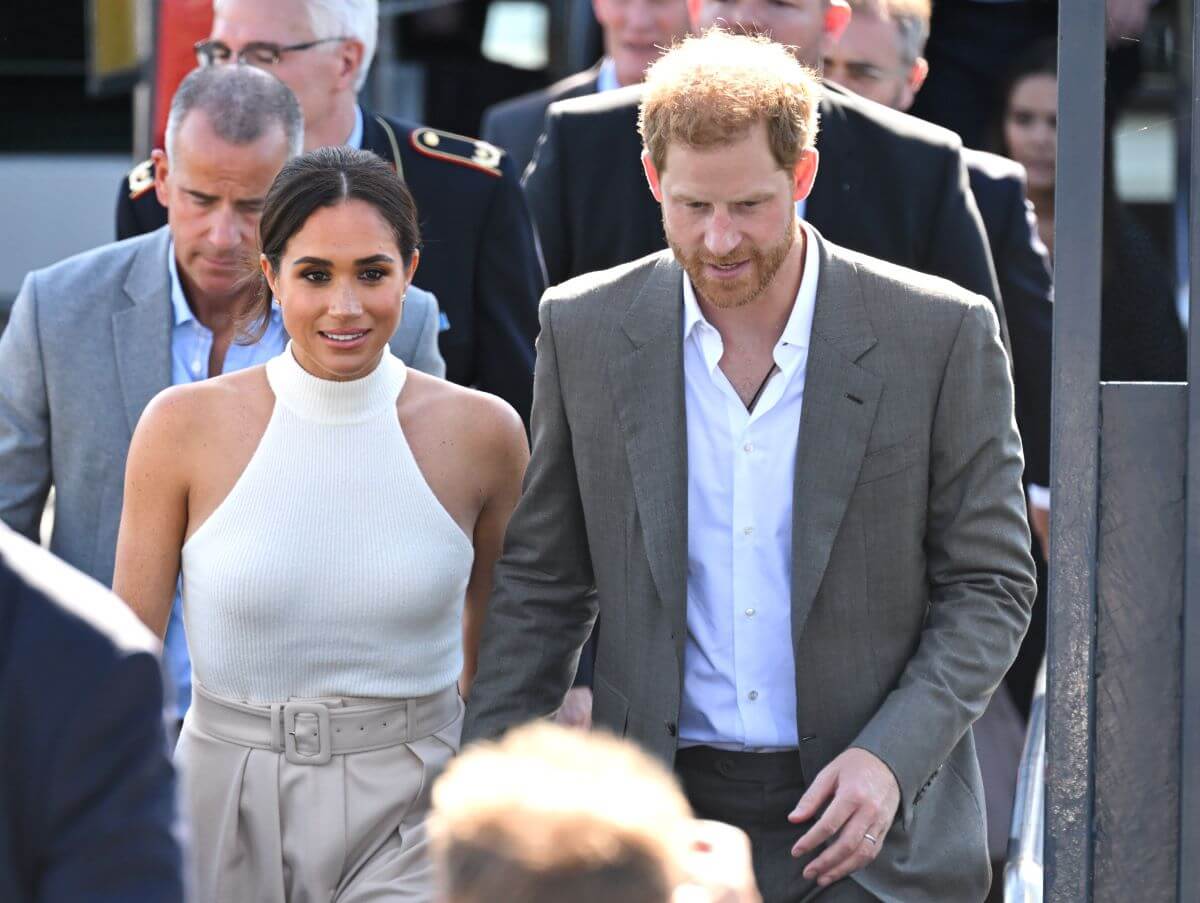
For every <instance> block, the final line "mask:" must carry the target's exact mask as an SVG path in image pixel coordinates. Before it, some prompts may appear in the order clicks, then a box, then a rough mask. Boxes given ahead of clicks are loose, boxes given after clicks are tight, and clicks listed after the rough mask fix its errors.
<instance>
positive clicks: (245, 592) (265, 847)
mask: <svg viewBox="0 0 1200 903" xmlns="http://www.w3.org/2000/svg"><path fill="white" fill-rule="evenodd" d="M418 243H419V228H418V226H417V211H416V208H415V206H414V204H413V201H412V196H411V195H410V194H409V192H408V191H407V190H406V189H405V187H404V183H403V182H401V181H400V180H399V179H398V178H397V177H396V174H395V171H394V170H393V169H392V168H391V167H390V166H389V165H388V164H387V163H385V162H384V161H382V160H380V159H379V158H378V157H376V156H375V155H374V154H371V153H368V152H365V151H356V150H352V149H349V148H343V147H326V148H320V149H318V150H316V151H313V152H310V153H308V154H305V155H303V156H301V157H297V158H295V159H293V160H290V161H289V162H288V163H287V164H286V165H285V166H284V167H283V170H282V171H281V172H280V173H279V176H278V177H277V178H276V179H275V181H274V183H273V184H272V186H271V189H270V191H269V192H268V194H267V197H266V200H265V203H264V205H263V212H262V221H261V226H260V246H261V248H262V257H261V269H262V277H261V279H260V286H261V290H260V293H259V295H258V299H257V301H256V305H255V308H254V309H253V312H252V313H253V319H254V320H256V321H257V322H258V323H259V324H260V325H259V327H258V328H260V329H261V328H264V326H265V325H266V324H267V323H268V322H269V318H270V317H271V316H272V313H273V312H274V311H275V310H276V309H278V310H279V311H280V316H281V318H282V326H283V328H284V329H285V330H286V331H287V334H288V335H289V336H290V339H289V341H288V344H287V347H286V348H285V349H284V350H283V351H282V352H281V353H280V354H278V355H277V356H276V357H273V358H271V359H270V360H269V361H267V362H266V364H265V365H264V366H261V367H252V368H249V369H247V370H243V371H241V372H238V373H230V374H226V375H224V376H220V377H217V378H215V379H211V380H207V381H204V382H199V383H194V384H192V385H186V386H176V387H173V388H171V389H169V390H167V391H165V392H163V393H161V394H160V395H159V396H157V397H156V398H155V399H154V401H153V402H151V404H150V406H149V407H147V409H146V412H145V414H144V415H143V416H142V419H141V420H140V422H139V423H138V427H137V430H136V432H135V433H134V437H133V442H132V445H131V446H130V451H129V464H128V467H127V478H126V485H125V506H124V509H123V512H122V516H121V533H120V538H119V541H118V544H117V565H116V576H115V578H114V584H113V586H114V589H115V591H116V592H117V594H118V595H120V596H121V597H122V598H123V599H125V600H126V602H128V603H129V605H130V606H131V607H132V608H133V610H134V611H135V612H137V614H138V615H139V616H140V617H141V618H142V620H143V621H144V622H145V623H146V624H147V625H148V626H149V627H150V628H151V629H152V630H153V631H155V632H156V633H158V634H159V635H162V633H163V631H164V629H165V628H166V624H167V618H168V615H169V613H170V610H171V606H172V598H173V596H174V594H175V585H176V578H177V576H178V577H179V578H180V582H181V584H182V587H183V610H184V616H185V618H186V621H187V626H188V638H189V644H190V648H191V652H192V657H193V661H194V664H195V676H196V679H195V684H194V690H195V692H194V695H193V700H192V707H191V709H189V711H188V714H187V718H186V720H185V721H184V726H183V733H182V735H181V737H180V740H179V745H178V747H177V749H176V760H177V761H178V762H179V763H180V771H181V775H182V781H183V786H184V790H185V800H186V802H187V804H188V809H189V813H190V818H191V826H192V833H193V835H194V838H195V841H194V845H193V848H194V858H195V862H196V874H197V899H198V900H199V901H201V903H224V901H228V900H247V899H254V900H257V901H260V903H287V901H294V903H303V901H317V900H329V899H330V898H331V896H332V897H335V898H336V899H337V900H339V901H341V903H354V901H367V900H372V901H375V900H381V899H388V900H414V901H424V900H428V899H429V896H430V889H429V879H430V873H429V872H430V869H429V863H428V860H427V857H426V844H425V834H424V828H423V821H424V815H425V810H426V807H427V803H428V788H429V786H430V783H431V782H432V775H433V774H434V773H435V772H436V770H437V769H438V768H439V767H440V766H441V765H443V764H444V763H445V762H446V760H447V759H449V758H450V757H451V756H452V755H454V753H455V752H456V751H457V749H458V741H459V732H460V730H461V726H462V714H463V703H462V699H461V698H460V691H461V693H462V694H463V695H465V694H466V693H467V692H468V690H469V687H470V683H471V679H472V675H473V673H474V670H475V659H476V657H475V651H476V648H477V645H478V635H479V629H480V626H481V624H482V619H483V609H484V606H485V605H486V602H487V597H488V593H489V591H490V589H491V585H492V566H493V564H494V563H495V560H496V557H497V555H498V554H499V551H500V544H501V540H502V538H503V535H504V528H505V525H506V523H507V522H508V515H509V513H510V512H511V511H512V507H513V505H514V504H515V503H516V500H517V496H518V495H519V494H520V487H521V477H522V475H523V473H524V469H525V461H526V460H527V458H528V450H527V446H526V439H525V430H524V426H523V425H522V423H521V420H520V418H519V417H518V416H517V414H516V413H515V412H514V411H513V409H512V407H511V406H510V405H508V404H507V403H505V402H504V401H502V400H501V399H498V398H496V397H495V396H492V395H488V394H486V393H482V392H476V391H473V390H470V389H465V388H463V387H461V386H456V385H454V384H453V383H449V382H446V381H444V380H441V379H436V378H433V377H430V376H427V375H425V374H422V373H418V372H416V371H412V370H409V369H408V368H407V367H406V366H405V365H404V363H403V362H402V361H400V359H399V358H397V357H395V356H394V355H393V354H392V353H391V351H390V349H389V345H388V340H389V338H390V336H391V335H392V334H393V332H394V330H395V328H396V324H397V322H398V321H399V319H400V316H401V310H402V309H403V307H404V305H405V303H406V302H405V297H404V296H405V294H406V293H407V291H408V290H409V287H410V285H411V282H412V278H413V274H414V273H415V272H416V270H417V266H418V262H419V251H418V250H417V246H418ZM272 298H274V299H277V302H278V304H277V306H275V305H273V304H272Z"/></svg>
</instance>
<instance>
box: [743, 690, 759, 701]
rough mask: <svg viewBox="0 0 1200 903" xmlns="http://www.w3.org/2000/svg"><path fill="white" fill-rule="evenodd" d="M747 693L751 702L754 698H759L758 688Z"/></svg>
mask: <svg viewBox="0 0 1200 903" xmlns="http://www.w3.org/2000/svg"><path fill="white" fill-rule="evenodd" d="M746 695H747V696H749V697H750V701H751V702H754V700H756V699H758V690H751V691H750V692H749V693H747V694H746Z"/></svg>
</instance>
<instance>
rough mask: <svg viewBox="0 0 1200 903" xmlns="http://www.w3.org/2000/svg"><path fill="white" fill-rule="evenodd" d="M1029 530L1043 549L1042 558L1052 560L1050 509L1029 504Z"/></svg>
mask: <svg viewBox="0 0 1200 903" xmlns="http://www.w3.org/2000/svg"><path fill="white" fill-rule="evenodd" d="M1029 529H1030V530H1032V531H1033V535H1034V536H1035V537H1037V541H1038V543H1039V544H1040V545H1041V547H1042V557H1043V558H1044V559H1045V560H1046V561H1049V560H1050V509H1049V508H1045V507H1043V506H1041V505H1035V504H1033V503H1032V502H1030V503H1029Z"/></svg>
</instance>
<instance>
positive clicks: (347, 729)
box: [189, 683, 461, 765]
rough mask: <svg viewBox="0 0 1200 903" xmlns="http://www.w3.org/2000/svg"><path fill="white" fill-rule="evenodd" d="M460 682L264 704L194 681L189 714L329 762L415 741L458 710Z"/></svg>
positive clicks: (212, 731)
mask: <svg viewBox="0 0 1200 903" xmlns="http://www.w3.org/2000/svg"><path fill="white" fill-rule="evenodd" d="M460 705H461V702H460V701H459V697H458V687H457V686H455V685H451V686H449V687H447V688H446V689H444V690H441V691H439V692H437V693H434V694H432V695H430V696H418V697H414V698H412V699H387V700H380V701H379V702H369V703H363V704H352V705H342V704H340V702H339V701H338V700H334V699H294V700H291V701H289V702H280V703H273V704H269V705H259V704H255V703H247V702H239V701H237V700H233V699H226V698H224V697H221V696H216V695H214V694H213V693H210V692H209V691H207V690H206V689H204V688H203V687H202V686H200V685H199V684H195V683H194V684H193V685H192V706H191V709H190V711H189V719H190V720H191V721H192V724H193V726H194V727H195V728H196V730H199V731H200V732H202V733H205V734H208V735H210V736H213V737H216V738H217V739H219V740H225V741H227V742H229V743H236V744H238V745H239V746H249V747H252V748H254V749H268V750H271V751H272V752H277V753H283V754H284V756H285V757H286V758H287V760H288V761H289V762H291V763H293V764H296V765H324V764H325V763H326V762H328V761H329V760H330V758H332V757H333V756H340V755H346V754H348V753H356V752H368V751H370V750H373V749H386V748H388V747H390V746H397V745H399V744H401V743H411V742H413V741H414V740H419V739H421V738H423V737H428V736H429V735H430V734H433V733H435V732H436V731H438V730H441V729H442V728H444V727H446V726H447V725H448V724H450V723H451V722H452V721H454V719H455V718H456V717H457V716H458V707H459V706H460Z"/></svg>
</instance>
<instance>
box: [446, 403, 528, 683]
mask: <svg viewBox="0 0 1200 903" xmlns="http://www.w3.org/2000/svg"><path fill="white" fill-rule="evenodd" d="M488 404H489V407H490V408H491V409H492V410H491V411H489V415H490V416H487V417H483V418H480V419H479V420H478V421H476V426H477V428H478V429H480V431H481V433H482V434H483V439H484V441H480V442H472V443H470V447H473V448H478V449H480V450H481V451H482V454H477V457H476V459H475V461H474V462H472V466H473V467H474V468H478V469H479V470H480V471H481V472H483V473H486V474H487V477H488V478H487V480H486V481H485V482H484V486H485V491H486V498H485V500H484V502H483V507H482V508H481V509H480V512H479V517H478V518H477V519H476V521H475V532H474V536H473V542H474V546H475V563H474V565H473V566H472V567H471V578H470V581H469V582H468V583H467V599H466V606H465V607H464V609H463V671H462V677H461V678H460V679H459V682H458V687H459V690H460V692H461V693H462V695H463V698H464V699H465V698H466V697H467V695H468V693H469V692H470V689H471V681H472V680H473V679H474V678H475V668H476V663H477V661H478V658H479V637H480V634H481V632H482V631H483V622H484V618H485V616H486V614H487V604H488V598H489V597H490V596H491V594H492V571H493V570H494V569H495V566H496V561H497V559H499V557H500V553H501V551H502V550H503V547H504V531H505V529H506V528H507V527H508V519H509V517H510V516H511V515H512V512H513V509H514V508H515V507H516V506H517V500H518V499H519V498H520V497H521V481H522V480H524V478H525V467H526V465H527V464H528V463H529V442H528V440H527V439H526V438H525V427H524V426H523V425H522V423H521V419H520V417H518V416H517V413H516V411H514V410H513V409H512V408H510V407H509V406H508V405H507V404H504V403H503V402H500V401H499V400H498V399H497V400H495V401H491V400H489V402H488Z"/></svg>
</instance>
